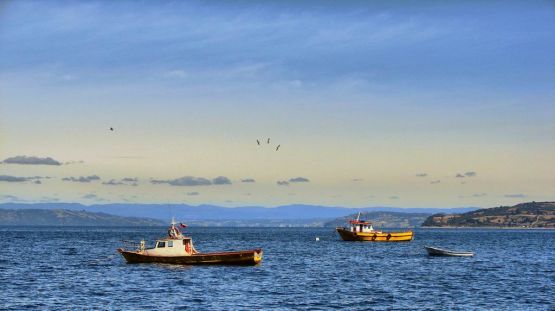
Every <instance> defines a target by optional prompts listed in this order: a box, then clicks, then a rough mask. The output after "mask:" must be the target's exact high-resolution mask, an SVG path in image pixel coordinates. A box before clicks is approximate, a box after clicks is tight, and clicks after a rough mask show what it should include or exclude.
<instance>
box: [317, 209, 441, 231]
mask: <svg viewBox="0 0 555 311" xmlns="http://www.w3.org/2000/svg"><path fill="white" fill-rule="evenodd" d="M428 216H430V214H429V213H400V212H365V213H361V214H360V219H364V220H368V221H371V222H372V225H373V226H374V228H413V227H419V226H420V225H421V224H422V223H423V222H424V221H425V220H426V219H427V218H428ZM356 217H357V214H352V215H349V216H345V217H340V218H337V219H334V220H332V221H328V222H326V223H324V226H325V227H343V226H345V225H346V224H347V222H348V221H349V219H355V218H356Z"/></svg>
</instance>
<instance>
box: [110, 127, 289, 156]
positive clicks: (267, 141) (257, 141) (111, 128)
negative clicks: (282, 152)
mask: <svg viewBox="0 0 555 311" xmlns="http://www.w3.org/2000/svg"><path fill="white" fill-rule="evenodd" d="M109 130H110V131H112V132H113V131H114V128H113V127H110V128H109ZM256 144H257V145H259V146H261V144H260V140H258V139H257V140H256ZM266 144H267V145H269V144H270V138H268V139H267V140H266ZM279 147H281V145H277V146H276V151H278V150H279Z"/></svg>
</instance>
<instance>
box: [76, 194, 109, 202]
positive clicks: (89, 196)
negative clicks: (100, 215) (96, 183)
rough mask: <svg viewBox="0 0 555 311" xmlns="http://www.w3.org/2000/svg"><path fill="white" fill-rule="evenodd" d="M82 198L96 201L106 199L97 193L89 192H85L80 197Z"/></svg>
mask: <svg viewBox="0 0 555 311" xmlns="http://www.w3.org/2000/svg"><path fill="white" fill-rule="evenodd" d="M81 198H82V199H86V200H93V201H96V202H103V201H106V199H104V198H101V197H99V196H98V195H96V194H94V193H89V194H85V195H84V196H82V197H81Z"/></svg>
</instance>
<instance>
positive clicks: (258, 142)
mask: <svg viewBox="0 0 555 311" xmlns="http://www.w3.org/2000/svg"><path fill="white" fill-rule="evenodd" d="M256 144H257V145H259V146H261V144H260V140H258V139H257V140H256ZM266 144H267V145H269V144H270V138H268V139H267V140H266ZM279 147H281V145H277V146H276V151H278V150H279Z"/></svg>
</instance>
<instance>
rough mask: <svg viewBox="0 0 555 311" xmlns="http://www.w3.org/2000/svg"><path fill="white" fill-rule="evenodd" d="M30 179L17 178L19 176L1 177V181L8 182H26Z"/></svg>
mask: <svg viewBox="0 0 555 311" xmlns="http://www.w3.org/2000/svg"><path fill="white" fill-rule="evenodd" d="M27 180H28V179H27V178H26V177H17V176H10V175H0V181H6V182H24V181H27Z"/></svg>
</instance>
